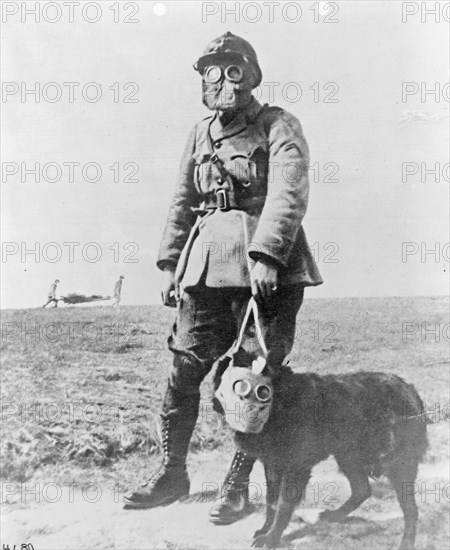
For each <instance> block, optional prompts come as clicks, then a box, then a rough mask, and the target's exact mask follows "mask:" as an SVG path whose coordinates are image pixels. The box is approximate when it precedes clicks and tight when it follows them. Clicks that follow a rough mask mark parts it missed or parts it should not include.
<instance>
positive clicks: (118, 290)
mask: <svg viewBox="0 0 450 550" xmlns="http://www.w3.org/2000/svg"><path fill="white" fill-rule="evenodd" d="M124 279H125V277H124V276H123V275H121V276H120V277H119V280H118V281H117V282H116V284H115V285H114V297H113V299H114V302H113V307H119V304H120V296H121V294H122V282H123V280H124Z"/></svg>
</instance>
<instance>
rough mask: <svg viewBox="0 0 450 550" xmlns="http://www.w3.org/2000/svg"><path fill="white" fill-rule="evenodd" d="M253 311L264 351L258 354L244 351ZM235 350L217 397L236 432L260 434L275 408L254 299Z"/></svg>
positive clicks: (261, 349) (265, 351) (265, 350)
mask: <svg viewBox="0 0 450 550" xmlns="http://www.w3.org/2000/svg"><path fill="white" fill-rule="evenodd" d="M251 312H253V315H254V321H255V327H256V328H257V331H258V332H259V335H260V338H259V341H260V342H259V343H260V351H258V352H257V353H256V352H255V351H252V352H251V353H248V352H246V351H244V350H243V347H245V344H246V342H245V338H246V336H245V328H246V325H247V323H248V321H249V315H250V313H251ZM233 347H234V349H233V351H232V354H231V361H230V365H229V367H228V368H227V369H226V371H225V372H224V373H223V375H222V379H221V383H220V386H219V388H218V389H217V391H216V397H217V399H218V400H219V401H220V404H221V405H222V409H223V411H224V414H225V420H226V421H227V422H228V424H229V425H230V426H231V427H232V428H233V430H236V431H238V432H243V433H260V432H261V431H262V429H263V428H264V425H265V424H266V422H267V420H268V419H269V415H270V411H271V408H272V400H273V385H272V379H271V377H270V376H268V375H267V374H263V373H264V371H266V357H267V348H266V346H265V343H264V339H263V337H262V332H261V330H260V326H259V321H258V312H257V306H256V302H255V301H254V300H253V298H252V299H251V300H250V302H249V305H248V308H247V313H246V315H245V318H244V321H243V323H242V327H241V331H240V335H239V337H238V339H237V341H236V343H235V344H234V346H233ZM249 358H250V359H249Z"/></svg>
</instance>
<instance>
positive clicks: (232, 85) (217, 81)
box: [202, 61, 255, 111]
mask: <svg viewBox="0 0 450 550" xmlns="http://www.w3.org/2000/svg"><path fill="white" fill-rule="evenodd" d="M254 82H255V75H254V71H253V70H252V68H251V67H250V66H249V65H247V64H245V63H232V62H231V61H230V62H228V63H227V62H226V61H223V62H222V63H220V64H217V65H209V66H207V67H205V69H204V71H203V74H202V93H203V104H204V105H206V107H208V109H210V110H211V111H240V110H242V109H244V108H245V107H246V106H247V105H248V104H249V102H250V100H251V98H252V89H253V87H254Z"/></svg>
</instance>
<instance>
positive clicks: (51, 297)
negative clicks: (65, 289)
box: [42, 279, 59, 307]
mask: <svg viewBox="0 0 450 550" xmlns="http://www.w3.org/2000/svg"><path fill="white" fill-rule="evenodd" d="M58 283H59V279H55V282H54V283H52V284H51V285H50V290H49V291H48V296H47V298H48V300H47V302H46V303H45V304H44V305H43V306H42V307H45V306H48V304H51V303H52V302H53V303H54V304H55V305H54V306H53V307H58V299H57V298H56V287H57V286H58Z"/></svg>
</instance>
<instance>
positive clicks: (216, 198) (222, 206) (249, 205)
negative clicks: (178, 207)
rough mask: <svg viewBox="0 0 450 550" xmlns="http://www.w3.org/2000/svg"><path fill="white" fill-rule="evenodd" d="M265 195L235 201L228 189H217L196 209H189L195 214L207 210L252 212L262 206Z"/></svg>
mask: <svg viewBox="0 0 450 550" xmlns="http://www.w3.org/2000/svg"><path fill="white" fill-rule="evenodd" d="M265 200H266V197H265V195H263V196H259V197H246V198H241V199H237V200H236V197H235V196H234V193H230V192H229V190H228V189H225V188H222V189H217V190H216V191H215V192H214V193H209V194H208V195H207V196H206V197H205V198H204V200H203V202H202V203H201V204H200V206H199V207H197V208H191V210H192V211H193V212H196V213H197V214H201V213H205V212H207V211H209V210H222V211H224V212H226V211H228V210H232V209H233V210H252V209H253V208H257V207H262V206H264V202H265Z"/></svg>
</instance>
